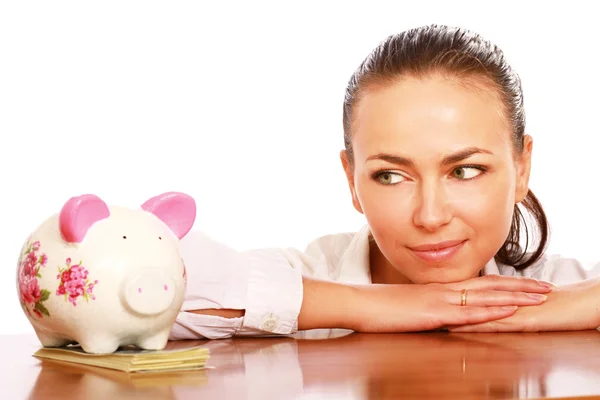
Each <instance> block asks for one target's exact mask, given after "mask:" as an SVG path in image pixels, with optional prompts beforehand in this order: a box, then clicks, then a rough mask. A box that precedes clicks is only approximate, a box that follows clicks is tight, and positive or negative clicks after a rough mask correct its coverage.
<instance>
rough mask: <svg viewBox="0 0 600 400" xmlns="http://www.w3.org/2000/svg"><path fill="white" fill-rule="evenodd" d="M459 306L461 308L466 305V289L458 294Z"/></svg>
mask: <svg viewBox="0 0 600 400" xmlns="http://www.w3.org/2000/svg"><path fill="white" fill-rule="evenodd" d="M460 305H461V306H466V305H467V289H463V290H462V291H461V292H460Z"/></svg>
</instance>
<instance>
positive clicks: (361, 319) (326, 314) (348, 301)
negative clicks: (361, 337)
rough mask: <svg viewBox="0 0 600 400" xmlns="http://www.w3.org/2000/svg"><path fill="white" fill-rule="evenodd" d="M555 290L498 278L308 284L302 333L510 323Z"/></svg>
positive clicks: (529, 281)
mask: <svg viewBox="0 0 600 400" xmlns="http://www.w3.org/2000/svg"><path fill="white" fill-rule="evenodd" d="M463 289H467V293H466V303H467V304H466V305H461V299H462V290H463ZM552 290H553V286H552V285H551V284H549V283H546V282H539V281H537V280H534V279H528V278H522V277H504V276H497V275H489V276H485V277H481V278H473V279H469V280H466V281H463V282H459V283H449V284H427V285H417V284H411V285H361V286H352V285H342V284H339V283H334V282H326V281H318V280H313V279H310V278H304V299H303V303H302V308H301V311H300V316H299V320H298V328H299V329H300V330H305V329H316V328H347V329H353V330H355V331H359V332H414V331H426V330H434V329H440V328H445V327H448V326H457V325H472V324H479V323H484V322H489V321H497V320H500V319H503V318H507V317H509V316H511V315H513V314H514V313H515V311H516V310H517V307H518V306H532V305H540V304H542V303H543V302H544V301H545V299H546V296H545V295H546V294H548V293H550V292H551V291H552Z"/></svg>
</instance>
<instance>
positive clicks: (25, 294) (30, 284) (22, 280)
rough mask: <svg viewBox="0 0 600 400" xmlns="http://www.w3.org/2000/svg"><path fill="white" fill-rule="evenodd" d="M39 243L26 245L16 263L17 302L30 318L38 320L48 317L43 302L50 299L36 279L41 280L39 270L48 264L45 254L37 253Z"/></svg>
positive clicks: (47, 292) (48, 314) (48, 293)
mask: <svg viewBox="0 0 600 400" xmlns="http://www.w3.org/2000/svg"><path fill="white" fill-rule="evenodd" d="M41 247H42V246H41V244H40V242H39V241H35V242H33V243H28V244H27V247H24V249H23V251H22V252H21V256H20V257H19V263H18V273H17V279H18V285H17V290H18V293H19V300H20V303H21V307H22V308H23V310H24V311H25V312H26V313H27V314H28V315H29V316H31V317H33V316H34V315H35V316H36V317H38V318H43V316H44V315H45V316H47V317H49V316H50V313H49V312H48V309H47V308H46V307H45V306H44V302H45V301H46V300H48V298H49V297H50V291H48V290H46V289H42V288H40V284H39V281H38V278H41V277H42V275H41V274H40V269H41V268H42V267H45V266H46V264H47V263H48V257H47V256H46V254H45V253H42V254H41V255H40V254H38V252H39V251H40V249H41Z"/></svg>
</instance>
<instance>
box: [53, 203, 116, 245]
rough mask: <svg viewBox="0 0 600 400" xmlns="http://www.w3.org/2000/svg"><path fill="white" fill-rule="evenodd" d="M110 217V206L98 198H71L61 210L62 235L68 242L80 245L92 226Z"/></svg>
mask: <svg viewBox="0 0 600 400" xmlns="http://www.w3.org/2000/svg"><path fill="white" fill-rule="evenodd" d="M109 216H110V211H109V210H108V206H107V205H106V203H105V202H104V201H102V199H101V198H99V197H98V196H95V195H93V194H84V195H81V196H76V197H71V198H70V199H69V200H68V201H67V202H66V203H65V205H64V206H63V208H62V209H61V210H60V215H59V218H58V224H59V227H60V233H61V235H62V237H63V239H65V240H66V241H67V242H69V243H80V242H81V241H82V240H83V238H84V237H85V235H86V233H87V231H88V229H90V227H91V226H92V225H94V224H95V223H96V222H98V221H100V220H101V219H104V218H108V217H109Z"/></svg>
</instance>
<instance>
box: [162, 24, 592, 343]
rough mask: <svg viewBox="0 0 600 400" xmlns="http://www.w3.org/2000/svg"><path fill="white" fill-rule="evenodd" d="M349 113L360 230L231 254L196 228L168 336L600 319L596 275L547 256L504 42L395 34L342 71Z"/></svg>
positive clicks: (548, 325) (519, 99)
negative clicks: (362, 221) (297, 246)
mask: <svg viewBox="0 0 600 400" xmlns="http://www.w3.org/2000/svg"><path fill="white" fill-rule="evenodd" d="M343 125H344V139H345V140H344V142H345V149H344V150H343V151H342V152H341V162H342V165H343V168H344V171H345V174H346V177H347V180H348V184H349V188H350V192H351V195H352V202H353V204H354V207H355V208H356V210H357V211H358V212H360V213H363V214H364V216H365V218H366V220H367V222H368V224H367V226H366V227H364V228H363V229H362V230H361V231H359V232H357V233H343V234H335V235H329V236H325V237H321V238H319V239H317V240H315V241H313V242H312V243H311V244H310V245H309V246H308V248H307V249H306V251H305V252H301V251H298V250H294V249H270V250H256V251H251V252H246V253H237V252H235V251H233V250H231V249H228V248H226V247H224V246H222V245H220V244H218V243H215V242H213V241H211V240H210V239H209V238H207V237H206V236H204V235H202V234H201V233H199V232H194V233H191V234H190V235H188V237H187V238H186V239H184V240H183V242H182V251H183V256H184V259H185V262H186V265H187V267H188V292H187V296H186V302H185V304H184V307H183V309H182V312H181V313H180V316H179V317H178V319H177V322H176V324H175V326H174V327H173V331H172V334H171V339H184V338H199V337H206V338H223V337H231V336H233V335H255V334H288V333H293V332H295V331H296V330H305V329H313V328H348V329H354V330H357V331H362V332H384V331H385V332H406V331H422V330H431V329H447V330H451V331H490V330H491V331H532V330H533V331H539V330H573V329H595V328H597V327H598V326H600V311H599V310H600V287H599V284H598V281H597V280H596V279H594V278H592V276H595V275H597V271H586V270H584V269H583V268H582V267H581V265H580V263H578V262H577V261H576V260H568V259H561V258H558V257H549V256H547V255H545V254H544V251H545V248H546V243H547V240H548V222H547V220H546V216H545V214H544V211H543V209H542V206H541V204H540V202H539V201H538V200H537V199H536V197H535V196H534V195H533V193H532V192H531V190H529V187H528V182H529V174H530V167H531V155H532V148H533V147H532V144H533V140H532V138H531V136H529V135H527V134H525V112H524V105H523V93H522V90H521V83H520V80H519V77H518V76H517V74H516V73H515V72H514V71H513V70H512V69H511V67H510V66H509V65H508V64H507V62H506V60H505V58H504V55H503V54H502V52H501V50H500V49H498V48H497V47H495V46H494V45H493V44H491V43H489V42H488V41H486V40H484V39H483V38H481V37H480V36H478V35H477V34H475V33H472V32H469V31H466V30H462V29H456V28H450V27H445V26H435V25H433V26H427V27H421V28H418V29H412V30H409V31H406V32H403V33H401V34H399V35H394V36H391V37H389V38H387V40H385V41H384V42H383V43H382V44H380V45H379V46H378V47H377V48H376V49H374V50H373V52H372V53H371V54H370V55H369V56H368V57H367V58H366V59H365V61H364V62H363V63H362V64H361V65H360V67H359V68H358V69H357V70H356V72H355V73H354V75H353V76H352V78H351V79H350V82H349V84H348V88H347V91H346V96H345V100H344V113H343ZM522 209H523V210H524V211H526V212H527V214H529V215H530V216H531V217H533V218H532V221H531V222H532V224H531V226H528V223H527V220H526V219H525V215H524V214H523V213H522V211H521V210H522ZM534 233H535V234H537V236H538V237H539V240H538V241H537V243H532V242H531V240H530V239H531V237H532V236H534V235H533V234H534ZM523 242H524V243H523ZM520 243H521V244H522V245H521V244H520ZM546 281H551V282H555V283H558V284H561V286H559V287H556V288H555V286H554V285H552V284H549V283H548V282H546ZM573 282H574V283H573Z"/></svg>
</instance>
